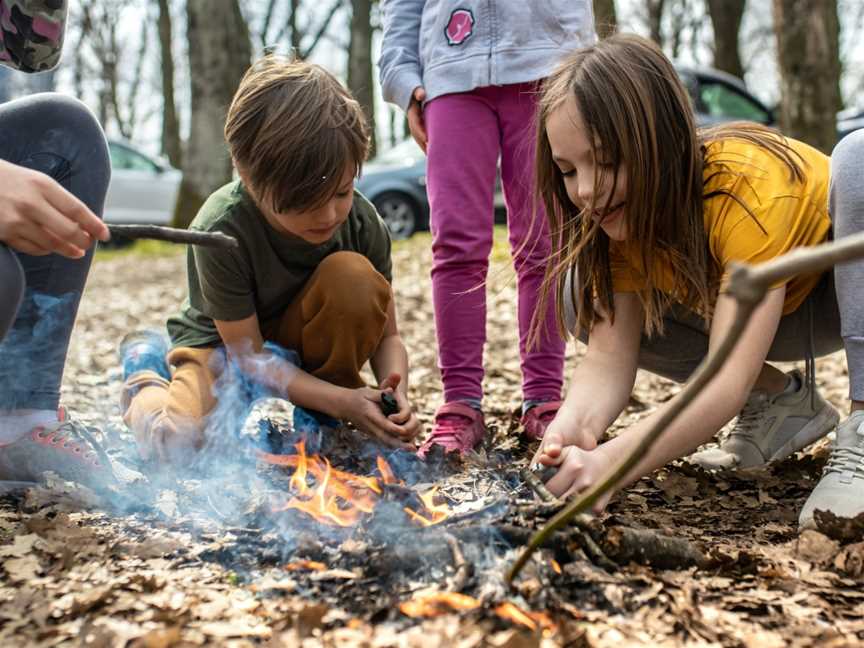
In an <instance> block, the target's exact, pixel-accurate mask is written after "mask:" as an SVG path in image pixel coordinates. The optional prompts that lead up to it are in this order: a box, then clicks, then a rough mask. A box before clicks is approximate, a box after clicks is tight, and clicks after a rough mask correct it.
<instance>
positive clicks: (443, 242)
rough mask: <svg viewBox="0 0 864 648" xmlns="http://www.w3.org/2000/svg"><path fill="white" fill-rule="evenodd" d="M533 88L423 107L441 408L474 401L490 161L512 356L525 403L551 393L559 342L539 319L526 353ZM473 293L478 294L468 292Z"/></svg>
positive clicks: (541, 242)
mask: <svg viewBox="0 0 864 648" xmlns="http://www.w3.org/2000/svg"><path fill="white" fill-rule="evenodd" d="M535 109H536V84H533V83H531V84H516V85H508V86H492V87H485V88H479V89H477V90H473V91H471V92H465V93H459V94H451V95H444V96H441V97H436V98H435V99H433V100H432V101H430V102H429V103H428V104H427V105H426V107H425V110H424V118H425V122H426V129H427V133H428V136H429V146H428V150H427V154H428V160H427V191H428V195H429V205H430V209H431V214H430V228H431V230H432V293H433V300H434V306H435V326H436V331H437V337H438V363H439V368H440V369H441V377H442V380H443V383H444V400H445V401H446V402H450V401H454V400H460V399H476V400H480V399H481V398H482V395H483V389H482V382H483V347H484V344H485V342H486V289H485V283H484V282H485V280H486V274H487V271H488V268H489V254H490V252H491V250H492V229H493V224H494V204H493V200H494V191H495V177H496V167H497V162H498V158H499V156H500V159H501V183H502V186H503V189H504V198H505V203H506V206H507V224H508V230H509V239H510V248H511V250H512V252H513V261H514V267H515V270H516V276H517V286H518V294H519V296H518V304H517V305H516V308H517V311H518V321H519V352H520V358H521V369H522V395H523V398H524V399H525V400H550V399H558V398H560V395H561V384H562V371H563V365H564V342H563V340H562V339H561V337H560V336H559V335H558V333H557V330H556V328H555V325H554V304H550V306H549V309H548V311H547V313H546V314H545V330H544V334H543V335H542V336H541V340H540V344H539V345H537V346H536V347H535V348H533V349H532V350H531V351H529V350H528V348H527V342H528V335H529V328H530V323H531V318H532V316H533V314H534V311H535V309H536V307H537V301H538V297H539V289H540V284H541V282H542V279H543V272H544V268H545V265H546V263H547V261H548V254H549V248H550V246H549V236H548V229H547V224H546V219H545V215H544V213H543V211H542V209H540V210H539V211H538V212H537V213H536V215H535V213H534V200H533V196H532V194H533V177H534V148H535V144H534V137H535V134H534V132H535V127H534V114H535ZM478 288H479V289H478Z"/></svg>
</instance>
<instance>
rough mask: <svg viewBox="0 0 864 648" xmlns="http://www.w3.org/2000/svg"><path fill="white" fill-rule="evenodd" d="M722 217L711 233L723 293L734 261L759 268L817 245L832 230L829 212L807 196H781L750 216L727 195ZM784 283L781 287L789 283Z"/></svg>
mask: <svg viewBox="0 0 864 648" xmlns="http://www.w3.org/2000/svg"><path fill="white" fill-rule="evenodd" d="M723 201H725V202H726V203H727V204H726V205H724V207H725V209H724V214H723V217H721V218H718V219H715V226H714V228H713V229H712V231H711V232H709V240H710V242H711V251H712V254H713V256H714V257H715V259H716V260H717V262H718V263H719V264H720V266H721V267H722V268H723V275H722V281H721V287H720V292H725V291H726V289H727V286H728V280H729V273H730V264H731V263H732V262H734V261H739V262H744V263H748V264H752V265H758V264H760V263H764V262H766V261H770V260H772V259H775V258H777V257H778V256H781V255H783V254H786V253H787V252H790V251H791V250H793V249H795V248H797V247H802V246H810V245H815V244H816V243H818V242H820V241H822V240H824V239H825V236H826V234H827V230H828V228H829V227H830V220H829V219H828V215H827V211H826V209H825V208H824V206H822V205H821V204H818V203H816V204H814V203H811V201H810V200H809V198H808V197H807V196H806V195H805V196H795V195H780V196H775V197H773V198H770V199H768V200H766V201H764V202H763V203H762V204H760V205H758V206H757V207H756V208H755V209H754V208H753V207H752V206H749V205H748V207H750V211H751V212H752V214H751V213H748V212H747V210H745V208H744V207H743V206H741V205H740V204H738V203H737V202H735V201H734V200H733V199H731V198H729V197H726V196H724V197H723ZM788 281H789V279H786V280H781V281H778V282H776V284H774V285H772V286H771V288H778V287H780V286H782V285H785V284H786V283H788Z"/></svg>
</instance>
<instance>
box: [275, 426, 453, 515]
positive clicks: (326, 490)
mask: <svg viewBox="0 0 864 648" xmlns="http://www.w3.org/2000/svg"><path fill="white" fill-rule="evenodd" d="M295 447H296V448H297V454H294V455H274V454H270V453H267V452H259V453H258V458H259V459H260V460H261V461H264V462H266V463H269V464H271V465H274V466H284V467H286V468H293V469H294V473H293V474H292V475H291V479H290V480H289V482H288V483H289V487H290V488H291V491H292V492H293V494H294V496H293V497H292V498H291V499H289V500H288V501H287V502H285V503H283V504H278V505H275V506H274V507H273V511H274V512H279V511H286V510H288V509H294V510H298V511H301V512H303V513H305V514H307V515H309V516H310V517H312V518H314V519H315V520H317V521H318V522H321V523H323V524H330V525H337V526H342V527H350V526H354V525H355V524H357V523H358V522H359V521H360V519H361V518H362V516H363V515H366V514H369V513H372V511H373V510H374V509H375V505H376V503H377V501H378V497H379V496H380V495H381V494H382V493H383V492H384V489H383V488H382V483H383V484H401V483H402V482H401V481H400V480H399V479H397V478H396V475H395V474H394V473H393V470H392V469H391V468H390V464H388V463H387V460H386V459H384V457H382V456H380V455H379V456H378V457H377V458H376V463H377V466H378V472H379V473H380V474H381V478H380V479H379V478H377V477H364V476H361V475H354V474H352V473H348V472H344V471H341V470H337V469H335V468H333V467H332V466H331V465H330V462H329V461H328V460H327V459H326V458H325V457H321V456H318V455H312V456H308V455H307V454H306V444H305V443H304V442H303V441H300V442H298V443H297V444H296V446H295ZM310 478H311V480H312V482H313V484H312V485H311V486H310V483H309V482H310ZM436 492H437V489H436V488H433V489H432V490H430V491H428V492H426V493H424V494H422V495H420V501H421V502H423V507H422V509H421V510H419V511H415V510H413V509H410V508H407V507H406V508H405V512H406V513H407V514H408V515H409V517H411V519H412V520H414V521H416V522H417V523H418V524H421V525H423V526H431V525H433V524H437V523H438V522H441V521H442V520H444V519H446V518H447V517H448V516H449V515H450V509H449V507H448V506H447V505H446V504H436V503H435V501H434V499H435V495H436Z"/></svg>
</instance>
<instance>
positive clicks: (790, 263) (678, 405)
mask: <svg viewBox="0 0 864 648" xmlns="http://www.w3.org/2000/svg"><path fill="white" fill-rule="evenodd" d="M860 257H864V232H861V233H858V234H855V235H854V236H848V237H845V238H843V239H840V240H837V241H833V242H830V243H823V244H822V245H817V246H815V247H811V248H797V249H795V250H793V251H792V252H790V253H788V254H784V255H782V256H780V257H777V258H776V259H774V260H773V261H769V262H767V263H764V264H761V265H759V266H756V267H753V266H750V265H747V264H740V263H736V264H734V265H733V267H732V273H731V276H730V281H729V285H728V289H727V292H728V293H729V294H730V295H731V296H732V297H734V298H735V300H736V302H737V310H736V312H735V319H734V321H733V322H732V324H731V326H730V328H729V331H728V333H727V334H726V336H725V337H724V338H723V340H722V341H721V342H720V344H719V345H718V346H717V348H716V349H715V350H714V351H713V352H711V353H709V354H708V356H707V357H706V358H705V359H704V360H703V361H702V363H701V364H700V365H699V367H698V368H697V370H696V372H695V374H694V375H693V377H692V378H691V380H690V382H689V383H687V385H685V387H684V389H682V390H681V393H680V395H679V397H678V398H677V399H676V400H674V401H672V402H671V403H670V406H669V407H668V408H667V409H666V410H665V411H664V412H663V414H662V415H661V416H660V418H658V419H657V421H656V422H655V423H654V425H653V426H652V427H651V428H650V429H649V430H648V432H647V433H646V434H645V436H643V437H642V439H640V441H639V443H637V444H636V446H635V447H634V448H633V450H632V451H631V452H630V453H629V454H628V455H627V456H626V457H624V458H623V459H622V460H621V461H620V462H619V463H618V464H617V465H615V466H613V468H612V469H611V470H610V471H609V472H608V474H607V475H605V476H604V477H603V478H601V479H600V480H599V481H598V482H597V483H596V484H595V485H594V486H592V487H590V488H589V489H588V490H586V491H584V492H583V493H582V494H581V495H579V496H577V497H576V498H574V499H573V501H572V502H570V503H569V504H568V505H567V506H566V507H565V508H564V509H563V510H562V511H561V512H560V513H558V514H557V515H556V516H555V517H554V518H552V520H550V521H549V523H548V524H547V525H546V526H545V527H543V528H542V529H540V531H538V532H537V533H536V534H535V535H534V536H533V537H532V538H531V541H530V542H529V543H528V546H527V547H526V548H525V550H524V551H523V552H522V553H521V554H520V556H519V557H518V558H517V560H516V562H515V563H514V564H513V566H512V567H511V568H510V570H509V572H508V573H507V574H506V576H505V579H506V580H507V582H512V580H513V579H514V578H515V577H516V576H517V575H518V574H519V572H520V571H521V570H522V567H524V566H525V563H527V562H528V559H529V558H530V557H531V554H533V553H534V551H535V550H536V549H537V548H538V547H540V546H541V545H543V544H544V541H545V540H546V538H547V537H548V536H549V535H551V534H552V533H554V532H555V531H556V530H558V529H561V528H562V527H564V526H565V525H567V524H568V523H569V521H570V519H571V518H572V517H573V516H574V515H577V514H579V513H582V512H584V511H586V510H588V509H589V508H590V507H591V506H593V505H594V504H595V503H596V502H597V501H598V500H599V499H600V498H601V497H602V496H603V495H605V494H606V493H607V492H608V491H610V490H611V489H612V488H614V487H615V486H616V485H618V484H619V483H620V482H621V481H622V480H623V479H624V478H625V477H626V476H627V475H628V473H629V472H630V471H631V470H632V469H633V468H634V467H635V466H636V464H637V463H638V462H639V460H640V459H642V457H644V456H645V455H646V454H647V453H648V451H649V450H650V448H651V447H652V446H653V445H654V442H655V441H656V440H657V439H658V438H659V437H660V435H661V434H662V433H663V431H664V430H666V428H668V427H669V425H670V424H671V423H672V422H673V421H674V420H675V419H676V418H677V417H678V415H679V414H680V413H681V411H682V410H684V408H685V407H687V405H689V404H690V403H691V402H692V401H693V399H694V398H695V397H696V396H697V395H698V394H699V392H701V391H702V389H703V388H704V387H705V385H707V384H708V383H709V382H710V381H711V380H712V379H713V378H714V376H715V375H716V374H717V372H719V371H720V369H721V368H722V366H723V365H724V363H725V362H726V358H727V357H728V356H729V354H730V353H731V351H732V350H733V349H734V348H735V345H736V344H737V342H738V338H739V337H740V336H741V334H742V333H743V332H744V329H745V328H746V326H747V323H748V322H749V321H750V317H751V316H752V314H753V311H754V310H755V309H756V307H757V306H758V305H759V303H760V302H761V301H762V299H764V297H765V294H766V293H767V292H768V289H769V288H770V287H771V286H772V285H773V284H775V283H776V282H778V281H782V280H783V279H787V278H789V277H792V276H795V275H799V274H811V273H815V272H821V271H824V270H826V269H827V268H830V267H831V266H833V265H836V264H837V263H841V262H843V261H849V260H852V259H857V258H860Z"/></svg>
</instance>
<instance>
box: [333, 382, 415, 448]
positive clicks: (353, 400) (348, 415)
mask: <svg viewBox="0 0 864 648" xmlns="http://www.w3.org/2000/svg"><path fill="white" fill-rule="evenodd" d="M382 393H384V392H383V391H381V390H379V389H372V388H371V387H360V388H359V389H353V390H351V392H350V394H349V396H348V399H347V401H346V403H345V406H344V412H343V414H342V415H341V416H340V417H339V418H344V419H347V420H349V421H351V423H353V424H354V426H355V427H356V428H357V429H359V430H363V431H364V432H367V433H368V434H371V435H372V436H374V437H375V438H376V439H378V440H379V441H381V442H382V443H384V444H386V445H388V446H392V447H394V448H403V449H405V450H413V449H414V444H413V443H410V442H409V441H406V439H412V438H413V436H412V435H411V433H410V432H409V431H407V430H406V429H405V426H404V425H399V424H397V423H395V422H394V421H393V420H391V419H392V418H393V417H397V416H399V415H400V414H401V413H402V409H403V406H402V404H401V403H400V405H399V409H400V411H399V412H398V413H396V414H393V415H392V416H391V419H388V418H387V417H386V416H384V413H383V412H382V411H381V394H382ZM397 402H398V396H397ZM415 434H416V433H415Z"/></svg>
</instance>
